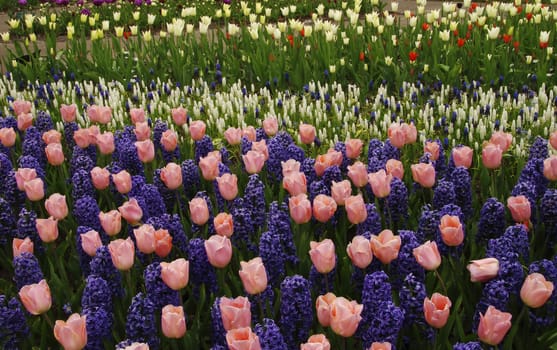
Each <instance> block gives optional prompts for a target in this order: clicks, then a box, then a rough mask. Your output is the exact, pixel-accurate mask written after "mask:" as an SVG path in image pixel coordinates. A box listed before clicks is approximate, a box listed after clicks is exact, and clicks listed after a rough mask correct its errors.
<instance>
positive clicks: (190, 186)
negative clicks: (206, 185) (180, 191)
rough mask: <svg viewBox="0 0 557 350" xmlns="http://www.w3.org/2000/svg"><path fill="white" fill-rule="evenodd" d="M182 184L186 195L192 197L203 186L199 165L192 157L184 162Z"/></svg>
mask: <svg viewBox="0 0 557 350" xmlns="http://www.w3.org/2000/svg"><path fill="white" fill-rule="evenodd" d="M181 167H182V185H183V187H184V191H185V192H186V195H188V196H190V197H192V196H193V195H194V194H195V193H197V191H198V190H199V188H200V186H201V177H200V175H199V167H198V166H197V164H196V163H195V162H194V161H193V160H192V159H186V160H184V162H183V163H182V166H181Z"/></svg>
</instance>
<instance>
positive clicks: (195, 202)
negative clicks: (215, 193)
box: [189, 198, 209, 226]
mask: <svg viewBox="0 0 557 350" xmlns="http://www.w3.org/2000/svg"><path fill="white" fill-rule="evenodd" d="M189 207H190V218H191V221H192V222H193V223H194V224H196V225H199V226H201V225H205V223H206V222H207V221H208V220H209V207H208V206H207V202H206V201H205V199H204V198H193V199H192V200H191V201H190V203H189Z"/></svg>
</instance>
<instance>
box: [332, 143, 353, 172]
mask: <svg viewBox="0 0 557 350" xmlns="http://www.w3.org/2000/svg"><path fill="white" fill-rule="evenodd" d="M335 151H337V152H340V153H342V164H341V165H340V170H342V172H343V173H345V174H346V171H347V170H348V169H347V167H348V166H349V165H350V159H349V158H348V157H346V144H344V142H340V141H339V142H336V143H335Z"/></svg>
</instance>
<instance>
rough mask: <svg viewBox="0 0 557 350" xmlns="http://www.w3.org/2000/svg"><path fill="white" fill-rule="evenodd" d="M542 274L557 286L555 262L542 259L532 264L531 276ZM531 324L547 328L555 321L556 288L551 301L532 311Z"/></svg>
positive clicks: (556, 306)
mask: <svg viewBox="0 0 557 350" xmlns="http://www.w3.org/2000/svg"><path fill="white" fill-rule="evenodd" d="M536 272H537V273H541V274H542V275H544V277H545V279H546V280H548V281H550V282H552V283H553V285H554V286H555V285H557V266H556V265H555V258H554V260H553V261H552V260H548V259H542V260H539V261H534V262H533V263H531V264H530V268H529V274H532V273H536ZM529 311H530V312H529V314H530V322H531V324H532V325H534V326H535V327H547V326H549V325H551V324H552V323H553V322H554V321H555V314H556V313H557V290H556V289H555V288H554V289H553V292H552V293H551V296H550V297H549V300H548V301H547V302H546V303H545V304H544V305H543V307H541V308H537V309H530V310H529Z"/></svg>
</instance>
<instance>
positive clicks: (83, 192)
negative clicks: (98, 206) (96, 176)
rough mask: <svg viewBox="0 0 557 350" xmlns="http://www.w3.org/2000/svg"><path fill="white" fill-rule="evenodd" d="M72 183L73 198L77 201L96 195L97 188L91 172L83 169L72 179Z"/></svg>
mask: <svg viewBox="0 0 557 350" xmlns="http://www.w3.org/2000/svg"><path fill="white" fill-rule="evenodd" d="M71 183H72V197H73V198H74V199H75V200H78V199H79V198H83V197H93V196H94V195H95V188H94V187H93V182H92V180H91V175H90V174H89V172H87V171H85V170H82V169H79V170H77V171H76V172H75V173H74V174H73V176H72V178H71Z"/></svg>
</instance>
